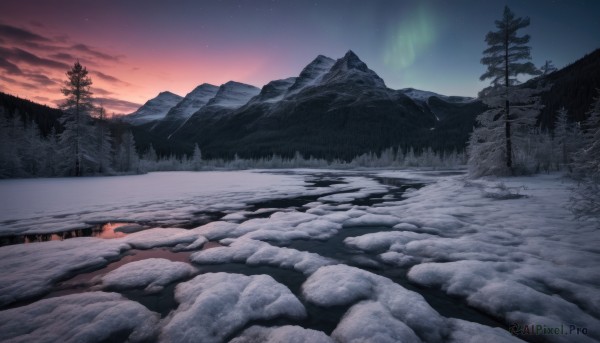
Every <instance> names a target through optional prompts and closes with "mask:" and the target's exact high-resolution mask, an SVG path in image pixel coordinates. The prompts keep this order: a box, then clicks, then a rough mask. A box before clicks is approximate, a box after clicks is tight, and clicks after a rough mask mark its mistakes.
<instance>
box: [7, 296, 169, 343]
mask: <svg viewBox="0 0 600 343" xmlns="http://www.w3.org/2000/svg"><path fill="white" fill-rule="evenodd" d="M158 321H159V315H158V314H156V313H154V312H151V311H149V310H148V309H146V308H145V307H144V306H142V305H141V304H139V303H137V302H135V301H130V300H127V299H125V298H124V297H123V296H121V295H120V294H116V293H103V292H88V293H82V294H72V295H67V296H63V297H57V298H50V299H44V300H40V301H38V302H35V303H32V304H29V305H27V306H23V307H17V308H13V309H9V310H5V311H0V341H3V342H14V343H17V342H40V343H41V342H48V343H52V342H106V341H109V340H111V338H112V340H113V341H114V340H115V339H116V338H117V337H118V338H119V341H127V342H146V341H148V340H150V339H152V338H153V337H154V336H155V335H156V332H157V329H158Z"/></svg>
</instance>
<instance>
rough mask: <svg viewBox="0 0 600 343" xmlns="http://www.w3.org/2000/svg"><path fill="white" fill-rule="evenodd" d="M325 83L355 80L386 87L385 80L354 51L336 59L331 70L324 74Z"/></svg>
mask: <svg viewBox="0 0 600 343" xmlns="http://www.w3.org/2000/svg"><path fill="white" fill-rule="evenodd" d="M322 82H323V83H329V84H333V83H344V82H354V83H357V84H360V85H367V86H373V87H385V82H383V79H381V78H380V77H379V75H377V74H376V73H375V72H374V71H372V70H371V69H369V67H367V65H366V64H365V63H364V62H363V61H361V60H360V58H358V56H357V55H356V54H355V53H354V52H353V51H352V50H348V52H347V53H346V54H345V55H344V57H342V58H340V59H338V60H337V61H335V64H334V65H333V66H332V67H331V69H330V70H329V72H328V73H327V74H325V75H324V76H323V81H322Z"/></svg>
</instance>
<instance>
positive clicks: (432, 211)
mask: <svg viewBox="0 0 600 343" xmlns="http://www.w3.org/2000/svg"><path fill="white" fill-rule="evenodd" d="M569 187H570V185H569V184H568V183H567V182H565V181H564V180H562V179H561V178H560V176H559V175H546V176H536V177H531V178H512V179H506V180H494V181H483V180H478V181H468V180H466V179H465V178H464V176H463V175H462V173H461V172H456V171H441V172H440V171H336V170H288V171H276V172H273V171H235V172H168V173H151V174H147V175H137V176H122V177H104V178H100V177H99V178H78V179H35V180H1V181H0V193H1V194H2V197H0V239H1V240H0V242H2V245H3V246H1V247H0V269H1V270H2V273H1V274H0V340H2V341H5V340H7V341H23V342H25V341H40V340H42V341H44V340H45V341H73V342H107V341H115V342H119V341H126V340H129V341H132V342H155V341H159V342H198V341H200V342H230V341H231V342H263V341H266V342H289V341H295V342H367V341H368V342H399V341H407V342H481V341H489V342H513V341H521V340H525V341H532V342H533V341H549V342H573V341H578V342H595V341H599V340H600V332H599V331H598V329H597V328H598V327H600V320H599V318H600V311H599V310H598V309H599V308H600V249H598V248H597V244H595V243H596V242H598V241H600V234H599V232H600V230H599V228H598V223H597V222H592V221H589V222H583V221H577V220H575V219H574V218H572V217H571V215H570V213H569V212H568V210H567V208H566V206H565V204H566V200H567V199H568V196H569V193H568V192H569ZM82 236H83V237H82ZM26 242H27V243H26ZM57 316H60V318H61V320H60V321H59V322H57V321H56V318H57ZM86 318H93V319H86ZM527 325H541V326H545V327H547V328H555V327H561V325H562V327H563V330H565V331H568V333H564V332H563V333H561V334H551V335H549V334H546V335H535V334H532V333H530V332H527V331H523V328H524V327H527ZM584 332H585V333H584Z"/></svg>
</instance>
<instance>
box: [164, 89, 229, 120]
mask: <svg viewBox="0 0 600 343" xmlns="http://www.w3.org/2000/svg"><path fill="white" fill-rule="evenodd" d="M218 90H219V87H217V86H214V85H211V84H208V83H203V84H201V85H200V86H198V87H196V88H194V90H192V91H191V92H189V93H188V94H187V95H186V96H185V97H184V98H183V99H182V100H181V101H180V102H179V103H177V105H175V106H174V107H173V108H171V109H170V110H169V112H168V113H167V114H166V115H165V118H164V119H167V118H168V119H175V118H177V119H187V118H189V117H191V116H192V114H194V112H196V111H198V110H199V109H200V108H202V106H204V105H206V104H207V103H208V101H209V100H210V99H212V98H214V97H215V95H216V94H217V91H218Z"/></svg>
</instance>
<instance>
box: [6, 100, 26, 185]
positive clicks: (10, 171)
mask: <svg viewBox="0 0 600 343" xmlns="http://www.w3.org/2000/svg"><path fill="white" fill-rule="evenodd" d="M7 112H8V110H6V109H4V107H0V178H10V177H18V176H22V175H23V169H22V168H21V159H20V158H19V154H18V152H17V149H16V146H17V145H16V144H15V143H14V142H15V140H16V139H18V138H19V137H21V136H22V135H23V133H22V132H20V131H18V130H19V129H18V128H19V126H20V125H19V119H18V118H17V116H16V115H13V117H12V118H9V117H8V113H7Z"/></svg>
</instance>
